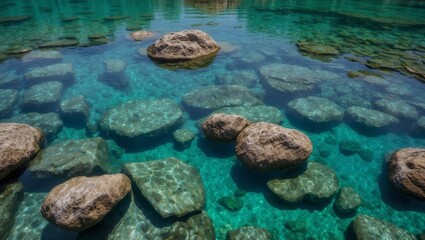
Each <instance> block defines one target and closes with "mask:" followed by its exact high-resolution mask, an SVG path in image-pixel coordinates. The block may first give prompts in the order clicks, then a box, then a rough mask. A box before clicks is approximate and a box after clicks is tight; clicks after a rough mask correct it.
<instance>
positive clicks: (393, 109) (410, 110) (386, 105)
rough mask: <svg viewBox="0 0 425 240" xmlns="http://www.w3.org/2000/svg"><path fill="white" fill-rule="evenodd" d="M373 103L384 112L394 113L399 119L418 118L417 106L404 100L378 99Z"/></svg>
mask: <svg viewBox="0 0 425 240" xmlns="http://www.w3.org/2000/svg"><path fill="white" fill-rule="evenodd" d="M373 105H374V106H375V107H376V108H378V109H379V110H381V111H382V112H385V113H388V114H390V115H393V116H395V117H397V118H399V119H408V120H417V119H418V112H417V111H416V108H415V107H413V106H412V105H410V104H408V103H407V102H405V101H403V100H396V101H391V100H388V99H379V100H376V101H375V102H374V103H373Z"/></svg>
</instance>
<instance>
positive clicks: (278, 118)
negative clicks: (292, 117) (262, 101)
mask: <svg viewBox="0 0 425 240" xmlns="http://www.w3.org/2000/svg"><path fill="white" fill-rule="evenodd" d="M214 113H224V114H233V115H240V116H242V117H244V118H246V119H247V120H248V121H249V122H251V123H256V122H268V123H275V124H281V123H282V122H283V115H282V112H281V111H280V110H279V109H278V108H276V107H271V106H265V105H257V106H241V107H225V108H220V109H219V110H217V111H215V112H214Z"/></svg>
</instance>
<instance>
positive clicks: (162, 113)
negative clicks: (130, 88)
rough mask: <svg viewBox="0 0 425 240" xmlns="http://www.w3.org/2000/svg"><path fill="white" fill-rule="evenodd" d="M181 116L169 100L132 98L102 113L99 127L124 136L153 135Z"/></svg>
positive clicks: (158, 133) (162, 131) (165, 129)
mask: <svg viewBox="0 0 425 240" xmlns="http://www.w3.org/2000/svg"><path fill="white" fill-rule="evenodd" d="M182 117H183V112H182V110H181V109H180V107H179V106H178V105H177V104H176V103H174V102H172V101H171V100H168V99H161V100H133V101H129V102H126V103H123V104H120V105H118V106H116V107H113V108H111V109H110V110H108V111H107V112H106V113H105V114H103V116H102V119H101V120H100V127H101V128H102V129H103V130H104V131H106V132H109V133H113V134H116V135H117V136H121V137H125V138H139V137H143V138H145V137H155V136H158V135H161V134H163V133H166V132H167V131H168V130H169V129H170V128H171V127H173V126H175V125H176V124H178V123H179V122H180V121H181V120H182Z"/></svg>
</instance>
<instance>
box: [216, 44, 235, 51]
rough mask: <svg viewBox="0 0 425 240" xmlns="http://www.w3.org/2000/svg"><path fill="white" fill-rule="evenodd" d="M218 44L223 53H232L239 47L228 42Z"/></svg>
mask: <svg viewBox="0 0 425 240" xmlns="http://www.w3.org/2000/svg"><path fill="white" fill-rule="evenodd" d="M218 45H219V46H220V52H221V53H231V52H234V51H236V50H237V49H238V47H237V46H235V45H233V44H231V43H228V42H218Z"/></svg>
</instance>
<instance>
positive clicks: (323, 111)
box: [288, 97, 344, 123]
mask: <svg viewBox="0 0 425 240" xmlns="http://www.w3.org/2000/svg"><path fill="white" fill-rule="evenodd" d="M288 107H289V109H290V110H292V111H294V112H296V113H298V114H299V115H301V116H302V117H303V118H306V119H308V120H310V121H312V122H315V123H326V122H332V121H340V120H342V118H343V117H344V110H343V109H342V108H341V107H340V106H338V105H337V104H335V103H333V102H332V101H330V100H328V99H326V98H320V97H306V98H298V99H295V100H293V101H291V102H289V103H288Z"/></svg>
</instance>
